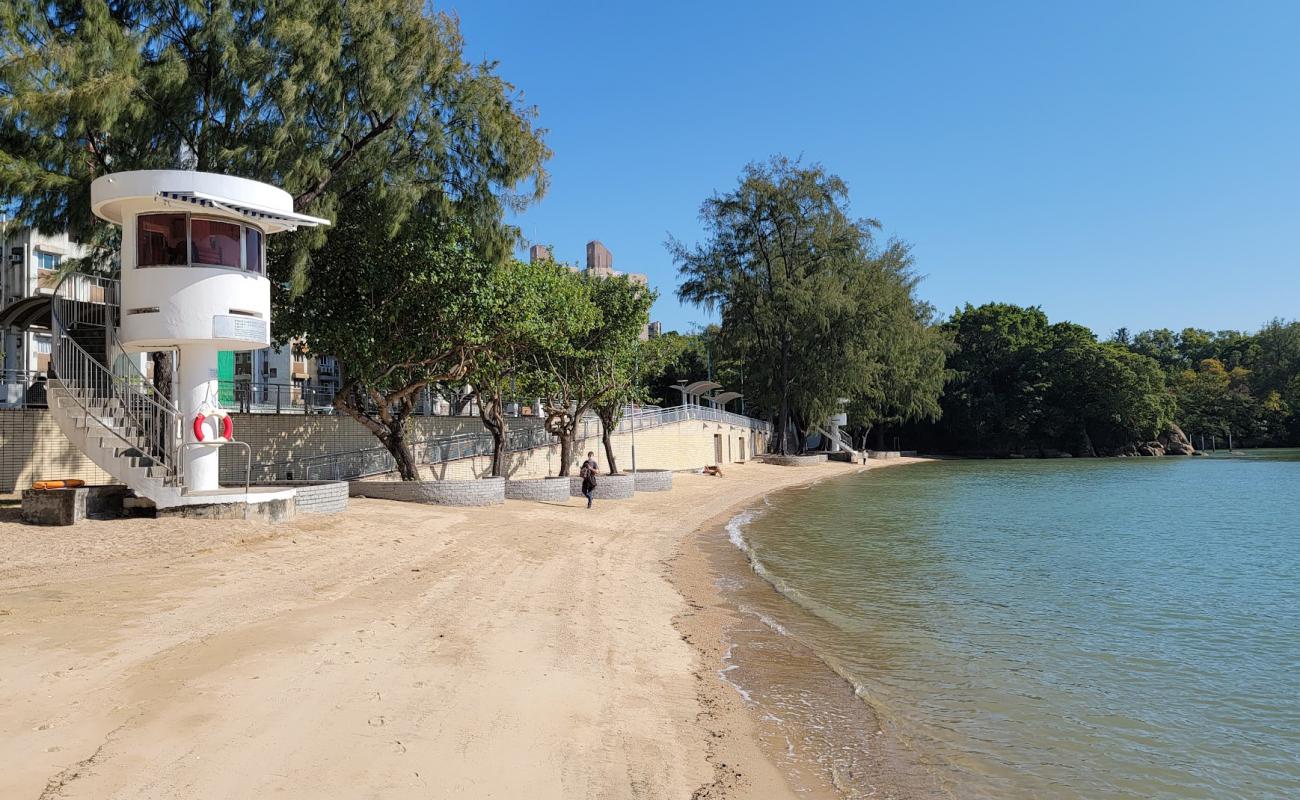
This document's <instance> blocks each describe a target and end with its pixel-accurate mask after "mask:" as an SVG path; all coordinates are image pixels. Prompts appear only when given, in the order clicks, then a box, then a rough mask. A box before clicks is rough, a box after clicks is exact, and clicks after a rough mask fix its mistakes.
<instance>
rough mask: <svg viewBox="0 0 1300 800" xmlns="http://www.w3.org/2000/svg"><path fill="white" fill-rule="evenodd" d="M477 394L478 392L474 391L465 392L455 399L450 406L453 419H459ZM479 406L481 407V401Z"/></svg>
mask: <svg viewBox="0 0 1300 800" xmlns="http://www.w3.org/2000/svg"><path fill="white" fill-rule="evenodd" d="M477 394H478V392H476V391H475V392H465V393H464V394H462V395H461V396H459V397H457V398H456V400H455V402H453V403H452V404H451V415H452V416H453V417H459V416H460V415H461V414H463V413H465V406H467V405H469V404H470V402H471V401H472V400H473V399H474V397H475V396H476V395H477ZM480 405H482V401H481V400H480Z"/></svg>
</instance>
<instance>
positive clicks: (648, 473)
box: [632, 469, 673, 492]
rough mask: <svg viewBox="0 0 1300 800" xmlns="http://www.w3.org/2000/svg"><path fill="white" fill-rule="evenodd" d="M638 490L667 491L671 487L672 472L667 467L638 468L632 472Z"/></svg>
mask: <svg viewBox="0 0 1300 800" xmlns="http://www.w3.org/2000/svg"><path fill="white" fill-rule="evenodd" d="M632 476H633V478H634V479H635V483H636V490H637V491H638V492H667V491H671V490H672V488H673V473H672V471H671V470H667V469H640V470H637V471H636V472H634V473H632Z"/></svg>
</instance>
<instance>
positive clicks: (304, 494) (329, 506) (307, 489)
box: [253, 481, 348, 514]
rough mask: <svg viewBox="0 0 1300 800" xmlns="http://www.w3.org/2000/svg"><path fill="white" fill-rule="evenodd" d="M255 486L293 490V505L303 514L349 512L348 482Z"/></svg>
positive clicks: (292, 482) (272, 483)
mask: <svg viewBox="0 0 1300 800" xmlns="http://www.w3.org/2000/svg"><path fill="white" fill-rule="evenodd" d="M253 486H274V487H278V488H281V489H293V490H294V492H293V505H294V507H295V508H296V509H297V510H298V512H299V513H301V514H341V513H343V512H344V511H347V510H348V482H347V481H271V482H269V483H254V484H253Z"/></svg>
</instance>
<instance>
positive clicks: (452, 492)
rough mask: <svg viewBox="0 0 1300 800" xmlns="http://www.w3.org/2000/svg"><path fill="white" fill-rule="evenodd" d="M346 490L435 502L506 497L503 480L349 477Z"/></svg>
mask: <svg viewBox="0 0 1300 800" xmlns="http://www.w3.org/2000/svg"><path fill="white" fill-rule="evenodd" d="M348 494H349V495H351V496H352V497H373V498H376V499H379V500H402V501H405V502H408V503H429V504H431V505H436V506H499V505H501V504H502V503H504V502H505V501H506V480H505V478H477V479H474V480H467V481H352V482H351V483H349V484H348Z"/></svg>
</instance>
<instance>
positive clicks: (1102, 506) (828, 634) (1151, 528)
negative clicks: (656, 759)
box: [720, 451, 1300, 800]
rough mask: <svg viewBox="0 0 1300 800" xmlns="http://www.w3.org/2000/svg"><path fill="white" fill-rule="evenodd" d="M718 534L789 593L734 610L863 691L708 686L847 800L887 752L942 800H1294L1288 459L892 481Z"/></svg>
mask: <svg viewBox="0 0 1300 800" xmlns="http://www.w3.org/2000/svg"><path fill="white" fill-rule="evenodd" d="M728 533H729V536H730V538H731V541H732V543H733V544H734V545H735V546H736V547H737V548H739V549H740V550H741V551H742V552H744V553H745V555H746V557H747V558H748V559H749V562H750V563H751V564H752V566H753V568H754V569H755V571H756V572H757V573H758V574H759V575H761V576H762V578H763V579H764V581H766V582H768V583H770V584H771V586H773V587H775V588H776V589H778V590H779V592H780V598H779V599H774V600H772V601H771V602H759V601H755V600H753V596H752V595H750V596H749V597H748V600H746V602H745V604H744V607H743V608H742V609H741V610H742V611H743V612H744V613H745V614H747V615H749V616H751V617H753V618H754V619H755V620H761V622H762V626H761V627H763V628H765V629H766V630H768V631H769V632H770V633H769V635H770V636H772V637H774V638H781V639H787V640H789V641H790V642H791V643H792V644H791V646H793V642H795V641H797V642H798V643H799V645H800V646H803V647H806V649H808V650H810V651H811V652H812V653H814V654H815V655H816V656H817V657H818V659H819V660H820V661H822V662H825V664H827V665H829V666H830V667H831V668H833V670H834V673H837V674H838V676H839V677H838V678H836V680H837V681H840V682H841V683H843V685H844V686H846V687H847V686H852V687H853V688H854V690H855V693H851V692H848V691H846V692H843V693H842V694H840V695H836V696H834V697H832V696H830V695H833V694H834V691H833V689H832V688H828V686H829V685H828V684H827V683H826V682H825V681H821V682H820V683H819V682H818V681H816V680H813V679H812V678H811V677H809V678H808V679H807V680H806V681H804V679H803V677H799V678H795V679H792V676H790V675H785V676H782V677H781V679H780V680H775V679H773V680H766V679H765V677H764V675H765V673H764V670H763V669H762V668H759V669H748V670H746V669H744V667H745V666H746V659H747V658H751V659H753V658H758V659H762V658H766V659H767V661H768V666H769V667H773V665H779V664H790V663H794V662H792V661H791V658H793V657H791V656H787V655H785V654H780V653H778V654H777V655H771V653H772V651H773V648H772V647H770V646H769V647H756V646H751V647H749V648H747V649H746V648H744V647H738V648H737V649H738V650H739V652H737V653H735V654H729V659H728V660H729V663H728V664H727V665H725V666H724V670H725V671H724V672H723V673H720V674H722V675H723V677H724V678H725V679H726V680H728V681H729V682H732V683H733V685H735V686H736V687H737V688H738V689H739V690H740V691H742V692H745V693H746V697H747V698H748V702H749V703H750V704H751V705H759V706H763V707H761V708H759V709H758V711H759V712H760V713H761V714H763V715H765V717H764V718H765V719H770V720H777V721H779V720H781V719H786V718H789V717H791V716H800V717H802V720H801V730H802V731H803V732H804V733H803V735H802V739H799V740H798V741H797V743H798V744H799V745H800V747H801V748H802V749H804V750H809V751H811V757H812V758H814V759H815V760H816V761H819V762H820V763H821V764H822V765H823V766H826V767H827V770H828V773H829V772H833V773H834V775H833V778H834V783H835V784H836V785H838V786H839V787H840V789H841V790H842V791H843V793H844V794H846V795H848V796H863V797H865V796H872V795H875V794H891V793H893V792H878V787H877V786H876V785H875V784H874V783H872V782H871V780H870V779H869V778H868V777H864V775H868V774H869V770H866V769H865V767H864V766H863V760H864V759H865V758H868V756H867V755H864V754H866V753H867V751H869V750H872V749H873V748H875V749H877V750H878V749H880V747H881V746H883V745H879V746H878V745H876V744H874V742H882V741H884V739H881V738H873V736H874V737H880V736H881V735H882V734H884V735H885V737H886V739H887V740H888V741H891V742H894V743H895V744H896V745H897V748H896V749H898V751H899V752H901V753H905V754H907V759H910V760H911V761H913V762H914V763H915V764H916V765H917V768H918V775H920V776H922V777H923V778H925V779H926V780H928V781H930V783H932V784H933V786H934V787H937V788H936V791H935V794H936V795H938V796H950V797H959V798H1059V799H1060V800H1074V799H1076V798H1077V799H1078V800H1083V799H1084V798H1087V799H1088V800H1100V799H1101V798H1167V799H1168V800H1190V799H1192V798H1206V800H1210V799H1211V798H1213V799H1214V800H1224V798H1252V800H1272V799H1274V798H1276V799H1277V800H1283V798H1292V799H1293V798H1300V451H1271V452H1270V451H1257V452H1252V453H1250V454H1247V455H1235V456H1231V457H1228V456H1222V457H1211V458H1170V457H1166V458H1160V459H1111V460H1053V461H1043V460H1025V461H944V462H935V463H925V464H917V465H911V466H900V467H897V468H891V469H884V470H875V471H872V472H869V473H864V474H859V475H855V476H850V477H844V478H838V479H835V480H830V481H826V482H824V483H821V484H818V485H816V486H813V487H811V488H807V489H803V490H798V491H793V492H789V493H783V494H780V495H776V496H774V497H773V498H769V502H767V503H766V504H764V505H763V506H761V507H759V508H756V509H753V510H751V511H749V512H746V514H745V515H742V516H741V517H738V518H737V519H735V520H733V521H732V524H731V525H730V526H728ZM768 594H770V595H771V596H772V597H773V598H777V594H776V593H774V592H771V591H770V590H768ZM750 644H751V645H752V644H753V643H752V642H750ZM763 652H767V653H768V655H766V656H764V655H762V653H763ZM746 653H749V655H748V656H747V655H746ZM795 660H796V661H797V659H795ZM749 666H751V667H752V666H754V664H753V663H750V664H749ZM775 669H776V667H773V669H769V670H768V672H767V674H768V676H769V677H770V676H771V675H773V674H775V672H774V670H775ZM797 671H798V674H799V676H811V675H812V674H813V670H810V669H807V668H804V667H800V668H799V669H798V670H797ZM801 681H803V683H802V684H801ZM756 698H757V699H756ZM853 703H858V704H861V705H862V706H863V707H864V708H863V709H860V710H859V711H863V712H866V711H869V712H870V713H869V714H867V715H864V714H862V713H856V712H855V711H854V710H853V709H851V708H848V705H851V704H853ZM864 720H865V721H864ZM872 727H878V728H879V729H880V730H879V731H873V730H870V728H872ZM808 731H815V732H817V733H816V734H815V736H813V737H812V738H810V735H809V734H808ZM785 735H786V742H787V743H788V744H789V745H790V753H791V756H792V758H793V754H794V748H795V744H796V740H795V739H792V735H791V734H790V733H787V734H785ZM873 757H875V758H876V759H879V758H880V754H879V753H875V754H874V756H873ZM869 783H870V784H871V785H868V784H869ZM927 785H929V784H927V783H926V781H924V780H923V781H921V782H914V784H913V786H914V788H916V789H917V791H918V793H921V787H922V786H927ZM907 793H908V792H907V791H901V790H900V792H899V793H898V794H899V796H901V795H902V794H907Z"/></svg>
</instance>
